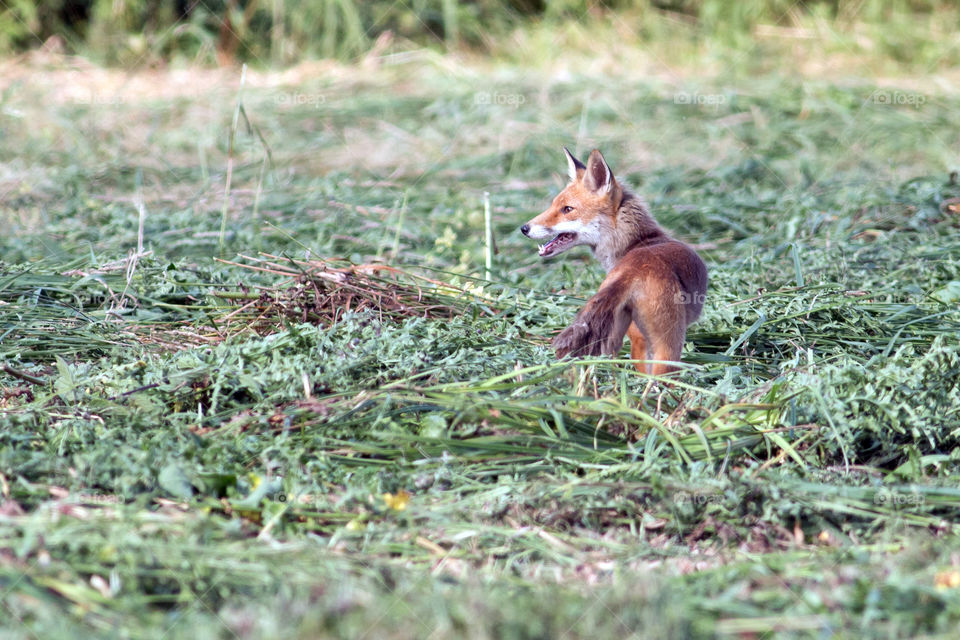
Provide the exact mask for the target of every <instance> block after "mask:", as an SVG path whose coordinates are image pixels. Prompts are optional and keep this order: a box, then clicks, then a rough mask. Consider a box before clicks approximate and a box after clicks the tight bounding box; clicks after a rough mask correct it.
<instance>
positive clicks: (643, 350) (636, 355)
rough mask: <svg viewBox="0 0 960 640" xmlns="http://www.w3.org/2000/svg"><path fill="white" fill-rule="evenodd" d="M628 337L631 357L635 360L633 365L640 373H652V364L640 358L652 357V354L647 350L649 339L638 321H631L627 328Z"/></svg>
mask: <svg viewBox="0 0 960 640" xmlns="http://www.w3.org/2000/svg"><path fill="white" fill-rule="evenodd" d="M627 337H628V338H630V357H631V358H633V360H634V363H633V366H635V367H636V368H637V371H639V372H640V373H650V365H649V364H647V363H646V362H640V360H649V359H650V354H649V352H648V351H647V339H646V337H644V335H643V331H641V330H640V327H638V326H637V325H636V323H633V322H631V323H630V328H629V329H627Z"/></svg>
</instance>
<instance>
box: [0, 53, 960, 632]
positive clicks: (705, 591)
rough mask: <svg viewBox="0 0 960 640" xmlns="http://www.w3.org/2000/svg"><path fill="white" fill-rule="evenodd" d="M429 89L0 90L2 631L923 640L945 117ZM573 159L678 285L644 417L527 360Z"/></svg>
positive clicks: (472, 76) (430, 83)
mask: <svg viewBox="0 0 960 640" xmlns="http://www.w3.org/2000/svg"><path fill="white" fill-rule="evenodd" d="M448 62H449V61H448V60H447V59H445V58H437V59H435V60H434V61H433V62H431V61H423V60H420V61H416V62H413V63H410V64H409V65H408V64H401V65H399V66H394V67H388V68H385V69H381V70H379V71H368V72H366V73H367V75H366V76H364V79H363V80H360V79H358V75H357V74H354V73H353V72H352V70H350V69H343V68H338V67H323V68H322V69H321V70H322V71H323V72H322V73H308V72H305V73H304V74H303V75H302V76H301V77H298V78H297V84H296V85H290V84H284V83H283V80H282V78H280V79H278V77H275V76H269V75H268V74H261V75H257V74H251V75H250V76H249V79H248V84H247V85H246V86H245V87H244V90H243V94H242V98H241V99H242V102H243V109H242V112H241V116H240V117H239V118H238V121H237V122H238V124H237V127H236V129H235V132H234V133H235V135H234V144H233V145H232V147H231V145H230V144H229V142H228V140H229V138H230V134H229V131H230V129H231V126H232V122H233V115H234V112H235V107H236V103H235V101H236V100H237V97H236V96H237V92H236V89H237V85H238V78H236V77H233V76H228V75H224V76H220V77H219V78H218V77H217V76H216V75H215V74H210V76H209V78H208V79H210V80H211V81H210V83H209V92H208V93H204V94H201V95H196V94H194V95H192V96H188V97H179V98H178V97H171V96H168V95H164V96H157V95H156V94H154V93H149V92H148V93H146V94H145V95H144V96H142V97H141V96H139V95H138V94H136V93H133V92H131V93H127V94H122V95H123V99H122V100H118V101H114V102H109V101H106V100H95V101H92V102H77V101H73V100H70V99H64V98H63V95H62V94H61V93H59V90H60V88H59V87H58V86H57V83H56V82H55V80H52V79H51V80H49V85H47V84H45V83H44V82H38V83H36V84H31V85H18V86H17V87H16V88H15V89H14V88H11V87H7V88H6V90H5V92H4V94H3V96H4V97H3V103H2V107H3V109H4V113H5V114H6V116H5V119H4V120H3V121H2V122H3V124H2V125H0V126H2V127H3V128H4V130H3V132H2V137H0V140H2V142H0V145H2V146H0V148H2V150H3V156H4V157H6V158H11V159H10V160H9V161H6V162H5V163H4V164H3V165H2V171H3V173H2V175H0V192H2V193H3V194H5V195H4V196H3V198H2V203H0V220H2V222H3V224H4V226H5V228H6V230H7V233H6V234H4V235H3V236H0V258H2V260H3V263H2V265H3V272H2V275H0V364H2V365H3V367H4V369H3V372H2V373H0V383H2V385H3V392H2V396H0V411H2V413H0V422H2V429H0V494H2V499H3V502H2V504H0V592H2V594H3V606H4V611H5V617H4V618H3V620H4V621H3V623H2V624H3V625H4V627H5V631H6V632H9V633H10V634H12V635H14V636H22V637H34V636H42V637H54V636H58V635H64V636H65V635H69V634H71V633H79V632H81V631H90V630H93V631H100V632H109V633H115V634H116V635H129V636H144V637H157V638H160V637H164V638H171V637H181V636H182V637H199V636H223V637H233V635H238V636H242V637H258V636H277V637H328V636H349V637H388V638H389V637H396V638H406V637H427V636H431V634H432V636H431V637H438V638H442V637H449V638H455V637H478V638H482V637H516V638H527V637H567V638H576V637H620V636H628V635H629V634H631V633H635V634H636V635H637V637H690V636H712V635H725V634H745V635H744V637H751V636H750V635H749V634H756V637H764V635H765V634H769V633H772V632H781V633H783V634H785V635H788V636H791V637H807V636H817V637H822V636H828V635H830V634H833V633H835V634H838V635H840V636H846V637H869V636H877V637H903V636H905V635H908V634H916V633H928V634H934V635H935V634H938V633H940V634H949V633H950V632H951V631H952V630H953V629H954V628H955V627H956V625H957V623H958V621H960V590H958V588H957V585H958V584H960V561H958V557H960V538H958V537H957V532H956V529H955V525H954V522H955V521H956V519H957V517H958V516H960V488H958V486H957V460H958V456H960V449H958V447H957V445H958V440H957V438H958V430H960V413H958V412H960V409H958V407H960V387H958V379H960V346H958V338H960V312H958V311H957V300H958V299H960V293H958V287H960V241H958V237H960V236H958V228H960V217H958V216H957V212H956V210H955V209H953V208H952V204H951V203H953V202H955V200H953V198H956V197H958V196H960V185H958V184H957V183H956V180H955V178H953V177H951V175H950V172H951V170H952V169H954V168H955V166H956V158H955V149H956V148H958V146H957V144H958V142H960V140H958V139H957V138H958V131H960V128H958V126H957V124H958V123H957V121H956V118H957V115H956V114H957V113H960V110H958V109H960V98H958V97H957V96H956V95H953V94H949V93H943V92H933V91H929V92H924V93H920V92H917V90H912V92H908V91H907V90H905V89H904V90H896V89H889V91H900V92H901V94H902V95H913V96H914V97H915V98H916V99H914V100H912V101H909V102H908V101H905V100H893V101H884V100H878V99H877V98H876V96H877V91H878V90H879V91H888V89H886V88H884V89H878V87H875V86H867V85H863V84H856V83H853V84H851V83H848V82H843V81H829V80H825V79H819V80H806V81H801V80H799V79H794V80H777V79H774V78H772V77H769V76H765V75H760V76H758V77H755V78H750V79H744V78H741V77H716V78H712V79H710V80H706V79H703V78H701V79H699V80H698V82H700V83H701V84H693V81H687V80H682V79H674V80H671V81H669V82H667V81H664V80H662V79H660V80H658V79H656V78H654V79H638V78H636V77H631V76H624V77H617V78H611V77H608V76H601V75H590V74H587V75H575V76H571V75H569V74H562V73H560V74H555V75H552V74H539V73H538V74H525V73H523V72H521V71H518V70H516V69H512V68H506V69H497V70H491V69H486V68H479V67H477V68H473V67H465V68H462V69H459V70H457V69H454V68H453V67H452V66H451V65H450V64H448ZM57 73H66V71H65V70H64V69H63V68H60V69H53V70H50V71H49V75H48V76H44V77H46V78H53V79H55V78H56V74H57ZM161 77H162V76H161ZM111 86H112V85H111ZM478 87H482V89H483V90H482V91H478ZM111 91H112V89H111ZM90 92H93V93H90V94H89V95H97V94H96V89H95V88H91V89H90ZM84 95H87V94H84ZM680 95H683V96H688V97H689V96H708V97H711V98H710V99H706V98H704V99H702V100H701V99H699V98H697V99H694V100H690V99H679V98H678V96H680ZM890 95H894V94H893V93H891V94H890ZM897 95H899V94H897ZM498 96H501V97H502V98H501V97H498ZM919 96H922V97H923V101H922V103H921V104H918V102H919V98H918V97H919ZM521 97H522V98H523V99H522V100H521V99H520V98H521ZM27 123H29V126H27ZM248 123H249V126H248ZM564 144H567V145H575V146H577V147H578V149H577V151H583V150H587V149H589V148H591V147H593V146H599V147H601V148H602V149H603V150H604V152H605V154H606V155H607V157H608V159H609V160H610V162H611V164H612V166H613V168H614V171H615V173H617V175H618V176H621V177H623V178H625V179H626V180H627V181H628V182H631V183H633V184H634V185H636V186H637V187H638V189H639V190H640V191H641V192H642V193H643V194H645V195H646V196H647V197H648V199H649V200H650V201H651V205H652V208H653V210H654V211H655V212H656V215H657V217H658V219H659V220H660V221H661V223H662V224H664V225H665V226H666V227H668V228H670V229H672V230H673V231H675V232H676V233H677V235H679V236H680V237H681V238H683V239H685V240H687V241H689V242H691V243H693V244H696V245H697V246H699V247H700V248H701V251H702V253H703V255H704V257H705V259H706V260H707V262H708V265H709V267H710V276H711V283H710V289H709V300H708V304H707V306H706V308H705V312H704V316H703V318H702V320H701V321H700V322H699V323H698V324H696V325H694V326H693V327H691V331H690V334H689V341H688V348H687V350H686V353H685V361H686V362H687V363H689V366H688V367H687V369H686V371H685V372H684V373H683V375H682V376H681V377H680V379H679V382H678V383H677V384H676V385H674V386H672V387H670V388H666V389H650V388H648V382H649V380H648V379H647V378H646V377H644V376H641V375H639V374H637V373H636V372H635V370H634V369H633V368H632V367H631V366H630V364H629V363H628V362H627V361H625V360H611V359H595V360H589V361H581V362H578V363H575V364H571V363H568V362H563V363H557V362H555V361H554V357H553V354H552V352H551V351H550V349H549V347H548V344H549V339H550V337H551V336H552V335H553V334H554V333H555V332H556V331H557V330H559V329H560V328H562V327H563V326H565V323H566V322H568V321H569V320H570V319H571V318H572V317H573V315H574V313H575V312H576V310H577V309H578V308H579V306H580V305H581V304H582V302H583V300H584V299H585V298H586V297H587V296H589V295H590V294H591V293H592V292H593V291H595V289H596V286H597V284H598V283H599V281H600V279H601V277H602V274H601V273H600V272H599V268H598V267H597V266H596V265H595V264H593V263H592V262H591V259H590V258H589V256H587V255H586V254H582V253H574V254H571V255H567V256H564V258H563V259H562V260H558V261H557V262H555V263H550V264H543V263H541V262H540V260H539V258H537V256H536V251H535V250H534V248H533V247H532V246H530V244H529V243H528V242H527V241H526V240H525V239H524V238H523V237H521V236H520V234H519V233H517V232H516V228H517V227H518V226H519V225H520V224H521V223H522V222H524V221H526V220H528V219H529V218H530V217H531V216H532V215H533V214H534V213H536V212H538V211H539V210H541V209H542V208H543V207H544V206H545V204H546V202H547V201H548V199H549V196H550V195H551V194H552V193H554V192H555V190H556V188H557V183H556V182H555V181H554V179H553V177H552V176H553V174H557V173H561V172H562V169H563V162H562V156H561V154H560V153H559V150H560V148H561V146H562V145H564ZM230 163H232V167H233V169H232V177H231V188H230V190H229V193H228V194H226V198H227V199H226V203H225V205H226V206H225V208H224V200H223V198H224V197H225V196H224V183H225V174H226V167H227V166H228V164H230ZM485 192H488V193H489V194H490V199H491V203H492V210H493V230H494V236H495V238H496V242H497V245H498V247H497V248H498V253H497V254H496V255H495V257H494V261H493V267H492V270H491V277H490V279H489V280H488V279H486V278H485V277H484V271H485V268H484V266H485V265H484V261H485V250H486V247H485V240H484V237H485V235H484V217H483V201H484V193H485ZM224 211H226V225H225V227H224V232H223V233H221V219H222V218H221V215H222V212H224ZM141 212H142V214H141Z"/></svg>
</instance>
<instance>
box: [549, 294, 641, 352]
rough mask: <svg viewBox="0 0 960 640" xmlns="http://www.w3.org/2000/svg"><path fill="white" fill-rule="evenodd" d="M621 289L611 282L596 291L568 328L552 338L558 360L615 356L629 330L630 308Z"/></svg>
mask: <svg viewBox="0 0 960 640" xmlns="http://www.w3.org/2000/svg"><path fill="white" fill-rule="evenodd" d="M622 292H623V288H622V287H619V286H617V285H616V283H612V284H611V286H606V287H604V288H603V289H601V290H600V291H598V292H597V294H596V295H595V296H593V297H592V298H590V300H589V301H588V302H587V304H586V305H585V306H584V307H583V309H581V310H580V313H578V314H577V317H576V318H574V320H573V322H572V323H571V324H570V326H569V327H567V328H566V329H564V330H563V331H562V332H561V333H560V335H558V336H557V337H556V338H554V339H553V348H554V349H555V350H556V352H557V356H558V357H561V358H562V357H563V356H565V355H567V354H570V355H572V356H573V357H575V358H579V357H584V356H598V355H610V354H613V355H616V354H617V353H618V352H619V351H620V347H621V346H622V345H623V337H624V335H625V334H626V333H627V329H628V328H629V327H630V321H631V315H632V309H631V306H630V304H629V300H626V299H624V296H623V293H622Z"/></svg>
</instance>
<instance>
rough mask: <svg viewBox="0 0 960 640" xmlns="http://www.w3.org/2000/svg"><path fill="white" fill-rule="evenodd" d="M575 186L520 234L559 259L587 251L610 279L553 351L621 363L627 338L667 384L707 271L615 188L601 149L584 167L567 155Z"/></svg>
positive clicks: (641, 205)
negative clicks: (578, 249)
mask: <svg viewBox="0 0 960 640" xmlns="http://www.w3.org/2000/svg"><path fill="white" fill-rule="evenodd" d="M563 152H564V154H565V155H566V158H567V173H568V176H569V179H570V182H569V183H568V184H567V185H566V187H565V188H564V189H563V190H562V191H561V192H560V193H559V194H557V196H556V197H555V198H554V199H553V202H552V203H551V204H550V207H549V208H548V209H547V210H546V211H544V212H543V213H541V214H540V215H538V216H536V217H535V218H533V219H532V220H530V222H528V223H526V224H524V225H523V226H521V227H520V232H521V233H522V234H523V235H525V236H527V237H528V238H533V239H537V240H539V239H545V238H552V239H551V240H549V241H548V242H547V243H545V244H542V245H540V246H539V249H538V253H539V255H540V257H541V258H544V259H548V258H554V257H556V256H558V255H560V254H561V253H565V252H567V251H569V250H570V249H573V248H574V247H578V246H581V245H584V246H587V247H589V248H590V249H591V251H592V252H593V256H594V257H595V258H596V259H597V260H598V261H599V262H600V265H601V266H602V267H603V269H604V270H605V271H606V273H607V276H606V278H605V279H604V280H603V283H602V284H601V285H600V289H599V290H598V291H597V293H596V294H595V295H594V296H593V297H592V298H590V300H589V301H587V303H586V305H584V307H583V309H581V310H580V312H579V313H578V314H577V316H576V318H574V320H573V322H572V323H571V324H570V326H568V327H567V328H566V329H564V330H563V331H562V332H561V333H560V334H559V335H558V336H557V337H556V338H554V340H553V343H552V346H553V348H554V350H555V351H556V353H557V357H559V358H563V357H564V356H566V355H572V356H573V357H584V356H597V355H616V354H617V353H619V352H620V349H621V348H622V346H623V338H624V335H626V336H627V337H629V338H630V358H631V359H632V360H633V361H634V363H633V364H634V366H635V367H636V369H637V370H638V371H640V372H641V373H648V374H651V375H653V376H662V375H666V374H669V373H672V372H674V371H676V370H677V369H678V368H679V367H678V366H677V364H676V363H679V362H680V352H681V350H682V348H683V343H684V340H685V339H686V333H687V327H688V326H689V325H690V324H691V323H693V322H694V321H696V320H697V318H699V317H700V312H701V311H702V309H703V303H704V301H705V296H706V291H707V266H706V264H705V263H704V262H703V259H702V258H701V257H700V256H699V255H698V254H697V252H696V251H695V250H694V249H693V247H691V246H689V245H687V244H685V243H683V242H681V241H679V240H676V239H674V238H673V237H671V236H670V235H669V234H668V233H667V232H666V231H664V229H663V228H661V227H660V225H659V224H657V222H656V220H654V218H653V216H652V215H651V214H650V211H649V208H648V207H647V205H646V203H645V202H644V200H643V199H642V198H641V197H640V196H638V195H636V194H635V193H634V192H633V191H631V190H630V189H629V188H628V187H627V186H626V185H624V184H622V183H620V182H619V181H617V179H616V178H614V176H613V172H612V171H611V170H610V167H609V165H608V164H607V162H606V160H604V158H603V154H601V153H600V151H599V150H598V149H594V150H593V151H591V152H590V157H589V158H588V159H587V163H586V164H583V163H582V162H580V161H579V160H577V159H576V158H575V157H574V156H573V154H572V153H570V150H569V149H567V148H566V147H564V149H563Z"/></svg>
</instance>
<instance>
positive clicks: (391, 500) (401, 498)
mask: <svg viewBox="0 0 960 640" xmlns="http://www.w3.org/2000/svg"><path fill="white" fill-rule="evenodd" d="M383 501H384V502H386V503H387V507H388V508H390V509H393V510H394V511H403V510H404V509H406V508H407V505H408V504H410V493H409V492H407V491H404V490H403V489H400V491H397V493H396V495H394V494H392V493H385V494H383Z"/></svg>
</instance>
